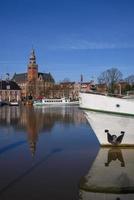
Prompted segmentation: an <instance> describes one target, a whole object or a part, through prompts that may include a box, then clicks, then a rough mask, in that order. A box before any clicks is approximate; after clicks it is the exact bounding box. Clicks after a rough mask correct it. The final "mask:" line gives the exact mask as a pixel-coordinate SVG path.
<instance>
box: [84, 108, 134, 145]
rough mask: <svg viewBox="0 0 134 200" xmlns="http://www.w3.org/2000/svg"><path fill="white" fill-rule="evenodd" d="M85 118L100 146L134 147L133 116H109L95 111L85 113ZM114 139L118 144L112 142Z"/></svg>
mask: <svg viewBox="0 0 134 200" xmlns="http://www.w3.org/2000/svg"><path fill="white" fill-rule="evenodd" d="M85 116H86V118H87V120H88V122H89V124H90V126H91V127H92V129H93V131H94V133H95V134H96V136H97V138H98V140H99V143H100V145H102V146H127V147H129V146H134V133H133V131H134V117H133V116H125V115H116V114H107V113H99V112H93V111H85ZM115 136H116V137H115ZM121 137H122V138H121ZM114 138H116V140H117V142H116V141H115V142H113V141H112V139H114ZM119 138H120V140H119Z"/></svg>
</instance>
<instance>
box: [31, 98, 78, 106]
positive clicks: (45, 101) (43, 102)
mask: <svg viewBox="0 0 134 200" xmlns="http://www.w3.org/2000/svg"><path fill="white" fill-rule="evenodd" d="M78 103H79V102H78V101H70V99H67V98H60V99H47V98H43V99H39V100H35V101H34V103H33V105H34V106H44V105H75V104H78Z"/></svg>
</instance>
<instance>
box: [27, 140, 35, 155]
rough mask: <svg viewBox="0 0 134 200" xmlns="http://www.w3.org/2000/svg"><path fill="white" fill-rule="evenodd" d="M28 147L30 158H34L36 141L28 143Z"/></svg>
mask: <svg viewBox="0 0 134 200" xmlns="http://www.w3.org/2000/svg"><path fill="white" fill-rule="evenodd" d="M29 147H30V151H31V153H32V157H34V155H35V151H36V141H30V144H29Z"/></svg>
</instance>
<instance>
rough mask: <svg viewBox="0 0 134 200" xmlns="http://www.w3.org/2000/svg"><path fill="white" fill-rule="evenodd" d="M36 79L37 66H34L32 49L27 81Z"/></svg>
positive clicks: (34, 58) (34, 60)
mask: <svg viewBox="0 0 134 200" xmlns="http://www.w3.org/2000/svg"><path fill="white" fill-rule="evenodd" d="M37 77H38V65H37V64H36V56H35V50H34V49H33V48H32V51H31V54H30V57H29V64H28V80H29V81H31V80H36V79H37Z"/></svg>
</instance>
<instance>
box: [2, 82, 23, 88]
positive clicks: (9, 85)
mask: <svg viewBox="0 0 134 200" xmlns="http://www.w3.org/2000/svg"><path fill="white" fill-rule="evenodd" d="M0 90H21V88H20V87H19V86H18V85H17V83H16V82H14V81H10V80H7V81H0Z"/></svg>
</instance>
